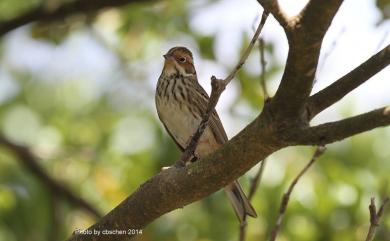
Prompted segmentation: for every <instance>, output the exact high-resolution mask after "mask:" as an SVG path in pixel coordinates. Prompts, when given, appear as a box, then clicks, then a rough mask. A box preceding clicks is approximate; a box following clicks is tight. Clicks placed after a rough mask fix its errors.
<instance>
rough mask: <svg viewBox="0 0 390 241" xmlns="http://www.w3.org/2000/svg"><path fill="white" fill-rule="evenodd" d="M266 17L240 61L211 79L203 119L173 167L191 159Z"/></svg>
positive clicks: (266, 14)
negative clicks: (215, 109)
mask: <svg viewBox="0 0 390 241" xmlns="http://www.w3.org/2000/svg"><path fill="white" fill-rule="evenodd" d="M267 17H268V12H265V11H263V14H262V17H261V21H260V24H259V26H258V27H257V30H256V32H255V34H254V35H253V38H252V40H251V42H250V43H249V46H248V48H247V49H246V50H245V52H244V54H243V55H242V56H241V59H240V61H239V62H238V64H237V65H236V66H235V68H234V69H233V71H232V72H231V73H230V74H229V75H228V76H227V77H226V78H225V79H223V80H222V79H217V78H216V77H215V76H212V77H211V88H212V90H211V95H210V99H209V103H208V104H207V109H206V113H205V114H204V116H203V119H202V121H201V122H200V124H199V127H198V129H197V130H196V132H195V134H194V135H193V136H192V138H191V141H190V143H189V144H188V146H187V148H186V149H185V151H184V153H183V155H182V156H181V158H180V160H178V161H177V162H176V164H175V166H183V165H185V164H186V163H187V162H188V161H189V160H190V158H191V157H193V155H194V152H195V149H196V146H197V145H198V142H199V139H200V137H201V136H202V134H203V132H204V130H205V129H206V127H207V124H208V121H209V118H210V115H211V113H212V111H213V110H214V108H215V106H216V105H217V103H218V100H219V97H220V96H221V94H222V92H223V91H224V90H225V88H226V86H227V85H228V84H229V83H230V81H231V80H232V79H233V78H234V77H235V76H236V74H237V72H238V71H239V70H240V69H241V67H242V66H243V65H244V63H245V61H246V59H247V58H248V56H249V53H250V52H251V51H252V49H253V46H254V45H255V43H256V41H257V39H258V38H259V35H260V33H261V30H262V29H263V27H264V24H265V22H266V20H267Z"/></svg>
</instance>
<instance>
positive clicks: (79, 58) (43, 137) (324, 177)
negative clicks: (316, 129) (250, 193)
mask: <svg viewBox="0 0 390 241" xmlns="http://www.w3.org/2000/svg"><path fill="white" fill-rule="evenodd" d="M64 2H69V1H66V0H48V1H43V0H1V1H0V21H7V20H9V19H12V18H14V17H16V16H19V15H21V14H23V13H24V12H26V11H28V10H29V9H32V8H35V7H37V6H39V5H41V4H44V5H45V6H47V8H48V9H51V8H53V9H55V8H56V7H57V6H60V5H61V4H63V3H64ZM389 2H390V1H385V0H378V1H367V0H361V1H360V0H359V1H352V0H351V1H345V3H344V6H343V7H342V8H341V9H340V12H339V13H338V15H337V16H336V19H335V21H334V25H332V28H331V29H330V31H329V33H328V35H327V38H326V39H325V41H324V48H323V52H322V55H321V60H320V68H319V71H318V75H317V82H316V86H315V90H319V89H321V88H323V87H324V86H326V85H327V84H329V83H331V82H332V81H334V80H335V79H337V77H340V76H341V75H342V74H345V73H346V72H347V71H349V70H351V69H352V68H353V67H354V66H356V65H357V64H359V63H361V62H362V61H364V60H365V59H366V58H367V57H369V56H370V55H372V54H373V53H375V52H376V51H377V49H379V47H381V46H385V45H386V43H388V42H389V31H388V29H390V24H389V20H388V19H387V18H388V17H389V8H390V3H389ZM281 3H282V6H285V8H286V11H287V12H288V13H290V12H291V14H292V13H294V11H297V10H296V9H299V7H302V6H303V5H304V4H305V1H288V0H285V1H281ZM260 11H261V8H260V7H259V6H258V4H257V3H256V1H239V0H220V1H208V0H202V1H184V0H173V1H155V2H153V3H148V4H131V5H128V6H124V7H121V8H111V9H105V10H104V11H99V12H98V13H88V14H78V15H76V16H71V17H67V18H65V19H63V20H60V21H56V22H51V23H45V22H43V23H35V24H30V25H27V26H24V27H22V28H19V29H17V30H15V31H13V32H10V33H9V34H7V35H5V36H2V37H1V39H0V133H1V136H2V137H4V138H6V139H7V140H9V141H11V142H14V143H16V144H19V145H23V146H26V147H27V148H29V149H30V150H31V152H32V153H33V155H34V156H35V157H36V159H37V161H38V162H39V164H40V165H42V166H43V168H44V169H45V171H46V172H47V173H48V174H49V175H50V176H52V177H54V178H55V179H56V180H58V181H60V182H62V183H65V184H66V186H67V187H69V188H70V189H71V190H72V191H73V192H74V193H76V194H77V195H78V196H80V197H82V198H83V199H85V200H87V201H88V202H90V203H91V204H92V205H93V206H94V207H96V208H97V209H98V210H100V211H101V212H102V213H106V212H108V211H109V210H111V209H112V208H113V207H115V206H116V205H117V204H119V202H121V201H122V200H123V199H124V198H125V197H127V196H128V195H129V194H131V193H132V192H133V191H134V190H136V188H137V187H138V186H139V185H141V184H142V183H143V182H144V181H146V180H147V179H148V178H150V177H152V176H153V175H155V174H156V173H158V172H159V170H160V169H161V168H162V167H164V166H169V165H170V164H171V163H173V162H174V161H175V160H177V158H178V157H179V156H180V153H179V151H178V149H177V148H176V146H175V144H174V143H173V142H172V141H171V140H170V138H169V136H168V135H167V133H166V132H165V130H164V129H163V127H162V125H161V124H160V122H159V120H158V118H157V115H156V111H155V109H154V88H155V84H156V82H157V79H158V76H159V74H160V72H161V68H162V63H163V58H162V54H164V53H165V52H166V51H167V50H168V49H169V48H170V47H172V46H175V45H184V46H187V47H189V48H191V49H192V50H193V52H194V54H195V65H196V67H197V69H198V74H199V79H200V82H201V83H202V84H203V86H204V87H205V88H206V89H207V90H210V86H209V78H210V76H211V75H217V76H218V77H223V76H225V75H226V74H227V73H228V71H229V70H230V69H232V67H233V66H234V64H235V63H236V62H237V60H238V56H239V54H240V52H241V51H242V50H243V49H244V48H245V46H246V45H247V43H248V41H249V39H250V38H251V35H252V34H253V28H254V27H255V26H256V23H257V22H258V21H259V13H260ZM262 35H263V37H264V39H265V42H266V48H265V50H266V61H267V71H266V73H265V74H266V79H267V86H268V89H269V92H271V94H272V93H274V92H275V91H276V88H277V86H278V80H279V79H280V76H281V74H282V71H283V64H284V61H285V57H286V54H287V43H286V40H285V37H284V35H283V31H282V30H281V29H280V27H279V26H278V24H277V23H276V22H275V20H273V19H270V20H269V21H268V23H267V26H266V27H265V29H264V31H263V33H262ZM362 43H364V46H365V47H364V48H359V46H361V45H362ZM357 50H359V51H357ZM259 76H260V59H259V49H258V48H257V47H256V48H255V50H254V51H253V53H252V54H251V56H250V58H249V59H248V62H247V64H246V65H245V66H244V68H243V70H242V71H241V72H240V73H239V76H238V77H237V78H236V80H234V81H233V82H232V83H231V84H230V85H229V86H228V89H227V91H225V92H224V94H223V96H222V99H221V101H220V102H219V103H218V111H219V112H220V113H221V117H222V122H223V123H224V125H225V128H226V130H227V132H228V134H229V136H230V137H231V136H234V134H236V133H237V132H238V131H239V130H241V129H242V128H243V127H244V126H245V125H246V124H248V123H249V122H250V121H251V120H253V119H254V118H255V117H256V116H257V115H258V114H259V113H260V111H261V109H262V106H263V92H262V89H261V87H260V84H259V81H260V77H259ZM389 77H390V73H389V70H388V69H387V70H385V71H383V72H382V73H381V74H380V75H378V76H376V78H375V80H374V79H373V80H372V81H370V83H367V84H366V85H365V86H363V87H361V88H359V89H358V90H357V91H355V92H354V93H353V94H352V95H350V96H349V97H347V98H346V99H345V100H343V101H342V102H341V103H339V104H337V105H336V106H335V107H334V108H332V109H331V110H329V111H326V112H325V113H324V114H322V115H320V116H319V117H318V118H316V119H315V120H314V123H321V122H324V121H329V120H334V119H340V118H343V117H347V116H351V115H354V114H357V113H361V112H363V111H367V110H370V109H372V108H374V107H379V106H382V105H386V104H389V103H390V96H389V94H388V92H389V89H390V85H389V83H388V82H389V81H388V80H389ZM386 81H387V83H386ZM387 87H389V88H387ZM389 146H390V129H389V128H387V129H379V130H374V131H371V132H369V133H365V134H361V135H359V136H356V137H352V138H349V139H347V140H344V141H342V142H338V143H335V144H332V145H329V146H328V150H327V151H326V153H325V155H324V156H323V157H321V159H320V160H319V161H318V162H317V163H316V164H315V165H314V167H313V168H312V169H310V170H309V172H308V173H307V174H306V175H305V176H304V177H303V178H302V179H301V181H300V182H299V184H298V185H297V187H296V189H295V190H294V192H293V194H292V197H291V201H290V204H289V207H288V210H287V214H286V217H285V219H284V223H283V225H282V230H281V233H280V236H279V237H278V240H280V241H288V240H300V241H309V240H320V241H332V240H334V241H336V240H343V241H349V240H351V241H352V240H354V241H355V240H364V237H365V235H366V232H367V230H368V226H369V213H368V204H369V200H370V197H372V196H375V197H377V200H380V199H381V198H383V197H384V196H386V195H389V193H390V187H389V185H388V184H389V180H390V175H389V170H390V148H389ZM313 150H314V149H313V148H312V147H290V148H286V149H284V150H282V151H279V152H277V153H275V154H273V155H272V156H271V157H270V158H269V161H268V164H267V166H266V169H265V173H264V177H263V179H262V182H261V185H260V187H259V190H258V192H257V194H256V196H255V198H254V200H253V205H254V207H255V208H256V210H257V212H258V214H259V217H258V218H257V219H249V221H248V230H247V235H248V237H247V240H249V241H255V240H266V239H267V237H269V232H270V230H271V229H272V226H273V224H274V223H275V218H276V215H277V211H278V207H279V203H280V200H281V196H282V194H283V192H284V191H285V190H286V188H287V186H288V185H289V183H290V182H291V180H292V179H293V178H294V177H295V175H296V174H297V173H298V172H299V171H300V169H301V168H302V167H303V166H304V165H305V164H306V162H307V161H308V160H309V158H310V156H311V154H312V152H313ZM257 168H258V167H254V168H253V169H252V170H251V171H249V172H248V173H247V175H245V176H244V177H242V178H241V180H240V181H241V183H242V184H243V186H244V189H245V190H248V184H249V181H250V178H251V177H253V176H254V175H255V173H256V170H257ZM387 213H389V212H387ZM94 222H95V219H94V217H93V216H91V215H90V214H88V213H87V212H85V211H84V210H82V209H76V208H74V206H72V205H71V204H69V203H68V202H67V201H64V200H63V199H61V198H60V197H58V196H55V195H53V193H52V192H50V191H49V190H48V188H47V185H46V183H43V182H41V181H40V180H39V179H37V178H36V176H35V175H34V173H32V172H31V171H29V170H28V169H26V168H24V167H23V166H22V165H21V164H20V162H19V161H18V157H17V156H15V155H14V154H13V153H12V152H11V151H10V150H9V148H8V147H6V146H0V241H21V240H29V241H38V240H50V241H57V240H65V239H66V238H67V237H69V235H70V234H71V232H72V231H73V230H75V229H76V228H79V229H85V228H87V227H88V226H89V225H91V224H93V223H94ZM382 224H383V225H382V226H381V227H380V228H379V232H378V234H377V238H376V240H383V241H386V240H390V231H389V228H390V215H386V214H385V216H384V218H383V220H382ZM238 227H239V225H238V222H237V220H236V217H235V216H234V213H233V211H232V209H231V207H230V205H229V203H228V201H227V199H226V197H225V194H224V193H223V192H221V191H219V192H217V193H215V194H214V195H212V196H210V197H208V198H206V199H204V200H202V201H199V202H196V203H193V204H191V205H189V206H186V207H184V208H183V209H179V210H175V211H173V212H171V213H169V214H166V215H164V216H163V217H161V218H159V219H158V220H156V221H155V222H153V223H152V224H151V225H149V226H147V227H146V228H145V229H144V230H143V234H142V235H140V236H138V239H137V240H145V241H147V240H162V241H165V240H169V241H174V240H177V241H209V240H210V241H211V240H215V241H226V240H238Z"/></svg>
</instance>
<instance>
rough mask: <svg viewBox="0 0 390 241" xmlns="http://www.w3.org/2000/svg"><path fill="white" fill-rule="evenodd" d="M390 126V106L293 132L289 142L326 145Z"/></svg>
mask: <svg viewBox="0 0 390 241" xmlns="http://www.w3.org/2000/svg"><path fill="white" fill-rule="evenodd" d="M388 125H390V106H389V107H384V108H380V109H376V110H373V111H370V112H367V113H364V114H361V115H357V116H354V117H350V118H347V119H343V120H340V121H335V122H329V123H325V124H322V125H318V126H314V127H309V128H304V129H296V130H291V131H290V135H289V136H288V137H287V139H288V140H287V141H288V142H289V141H291V142H293V143H295V144H296V145H325V144H328V143H332V142H335V141H340V140H342V139H345V138H347V137H350V136H353V135H356V134H359V133H362V132H365V131H369V130H372V129H374V128H378V127H383V126H388Z"/></svg>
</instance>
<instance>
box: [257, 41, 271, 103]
mask: <svg viewBox="0 0 390 241" xmlns="http://www.w3.org/2000/svg"><path fill="white" fill-rule="evenodd" d="M264 47H265V44H264V40H263V39H262V38H260V39H259V50H260V66H261V75H260V84H261V88H262V89H263V95H264V103H265V101H266V100H267V99H268V98H269V93H268V90H267V85H266V83H265V67H266V65H267V62H266V61H265V58H264Z"/></svg>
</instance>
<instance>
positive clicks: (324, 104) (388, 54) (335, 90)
mask: <svg viewBox="0 0 390 241" xmlns="http://www.w3.org/2000/svg"><path fill="white" fill-rule="evenodd" d="M389 64H390V45H387V46H386V47H385V48H383V49H382V50H381V51H379V52H378V53H377V54H375V55H373V56H372V57H370V58H369V59H368V60H366V61H365V62H364V63H362V64H361V65H359V66H358V67H356V68H355V69H354V70H352V71H351V72H349V73H348V74H346V75H344V76H343V77H341V78H340V79H338V80H337V81H336V82H334V83H333V84H331V85H329V86H328V87H326V88H325V89H323V90H321V91H319V92H318V93H316V94H314V95H313V96H311V97H310V98H309V100H308V112H309V119H312V118H313V117H314V116H316V115H317V114H318V113H320V112H321V111H323V110H325V109H326V108H328V107H329V106H331V105H333V104H334V103H336V102H338V101H339V100H340V99H342V98H343V97H344V96H345V95H347V94H348V93H350V92H351V91H352V90H354V89H355V88H357V87H358V86H360V85H361V84H363V83H365V82H366V81H367V80H368V79H370V78H371V77H372V76H374V75H375V74H377V73H378V72H379V71H381V70H382V69H384V68H386V67H387V66H388V65H389Z"/></svg>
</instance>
